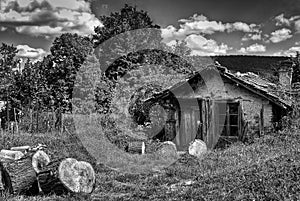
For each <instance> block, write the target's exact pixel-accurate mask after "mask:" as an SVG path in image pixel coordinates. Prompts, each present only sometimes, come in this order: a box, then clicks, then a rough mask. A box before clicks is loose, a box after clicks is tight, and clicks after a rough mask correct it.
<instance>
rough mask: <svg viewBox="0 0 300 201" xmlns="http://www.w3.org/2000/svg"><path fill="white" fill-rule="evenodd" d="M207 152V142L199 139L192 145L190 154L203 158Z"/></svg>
mask: <svg viewBox="0 0 300 201" xmlns="http://www.w3.org/2000/svg"><path fill="white" fill-rule="evenodd" d="M206 152H207V146H206V144H205V142H203V141H202V140H199V139H195V140H194V141H193V142H191V143H190V146H189V154H190V155H192V156H196V157H197V158H201V157H202V156H203V155H204V154H205V153H206Z"/></svg>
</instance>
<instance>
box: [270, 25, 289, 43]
mask: <svg viewBox="0 0 300 201" xmlns="http://www.w3.org/2000/svg"><path fill="white" fill-rule="evenodd" d="M291 33H292V31H291V30H290V29H287V28H282V29H279V30H276V31H274V32H272V33H271V36H270V39H269V40H270V41H271V42H273V43H279V42H282V41H285V40H287V39H289V38H291V37H293V35H291Z"/></svg>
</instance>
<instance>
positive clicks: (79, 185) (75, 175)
mask: <svg viewBox="0 0 300 201" xmlns="http://www.w3.org/2000/svg"><path fill="white" fill-rule="evenodd" d="M38 181H39V184H40V187H41V189H42V191H43V192H44V193H46V194H48V193H55V194H63V193H65V192H71V193H83V194H89V193H91V192H92V191H93V189H94V185H95V172H94V169H93V167H92V166H91V165H90V164H89V163H87V162H84V161H77V160H76V159H73V158H67V159H64V160H62V161H61V160H58V161H54V162H50V163H49V164H48V165H47V166H46V167H45V168H44V169H42V170H41V171H40V172H39V174H38Z"/></svg>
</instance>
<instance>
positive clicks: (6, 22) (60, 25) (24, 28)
mask: <svg viewBox="0 0 300 201" xmlns="http://www.w3.org/2000/svg"><path fill="white" fill-rule="evenodd" d="M2 6H3V5H2ZM0 15H1V22H0V26H4V27H13V28H15V29H16V31H18V32H20V33H24V34H30V35H43V36H55V35H59V34H62V33H66V32H71V33H78V34H81V35H83V34H90V33H93V30H94V27H95V26H102V24H101V22H100V21H99V20H98V19H97V18H96V16H95V15H94V14H92V13H91V10H90V4H89V3H88V2H86V1H84V0H63V1H62V0H51V1H49V0H13V1H6V2H4V10H3V11H0Z"/></svg>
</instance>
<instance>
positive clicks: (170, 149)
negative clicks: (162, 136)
mask: <svg viewBox="0 0 300 201" xmlns="http://www.w3.org/2000/svg"><path fill="white" fill-rule="evenodd" d="M156 154H157V155H158V156H159V157H160V158H165V159H174V160H177V159H178V158H179V156H178V154H177V149H176V145H175V144H174V143H173V142H171V141H166V142H163V143H162V144H161V145H160V147H159V148H158V149H157V151H156Z"/></svg>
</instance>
